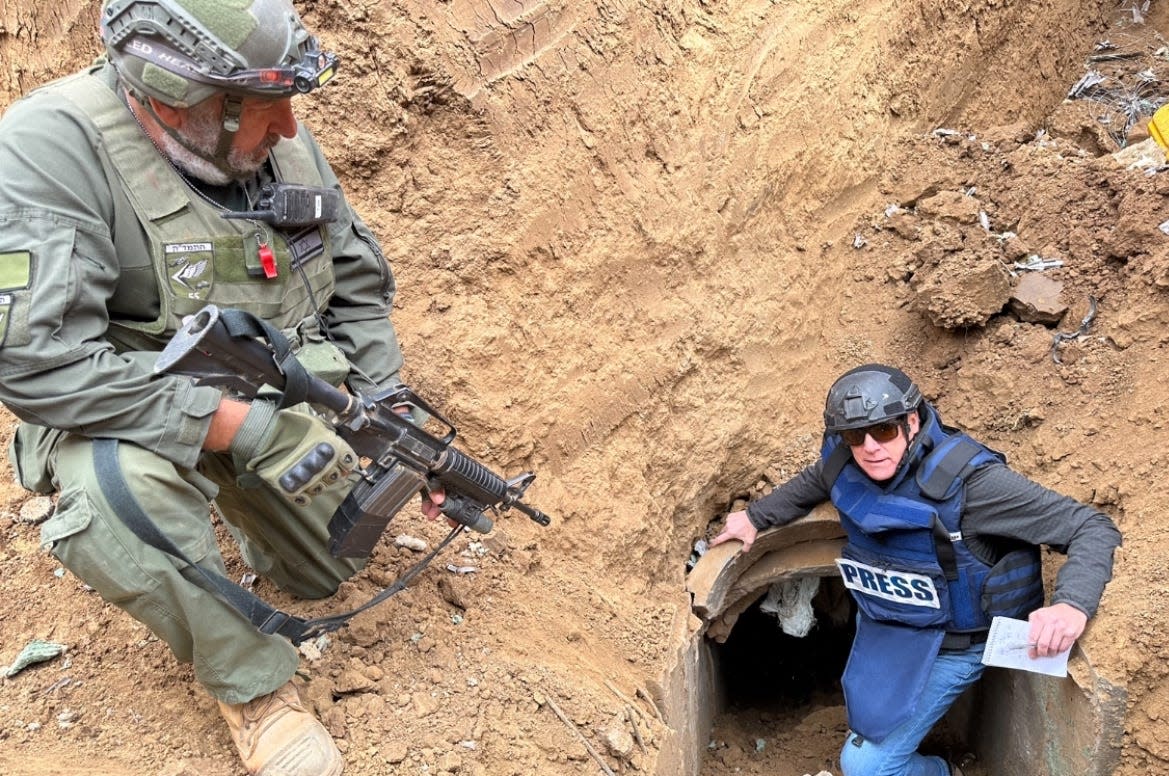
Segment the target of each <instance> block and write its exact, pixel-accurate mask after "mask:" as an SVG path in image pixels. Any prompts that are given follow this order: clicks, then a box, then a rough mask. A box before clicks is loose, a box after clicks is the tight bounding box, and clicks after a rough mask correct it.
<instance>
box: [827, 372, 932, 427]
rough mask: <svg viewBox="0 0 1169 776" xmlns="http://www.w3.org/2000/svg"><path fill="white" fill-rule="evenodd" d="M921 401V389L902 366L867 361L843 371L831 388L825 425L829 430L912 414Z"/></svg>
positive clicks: (871, 423)
mask: <svg viewBox="0 0 1169 776" xmlns="http://www.w3.org/2000/svg"><path fill="white" fill-rule="evenodd" d="M920 404H921V391H920V390H918V388H917V386H916V385H915V384H914V382H913V381H912V380H910V379H909V376H908V375H906V374H905V373H904V372H902V371H901V370H900V369H895V368H893V367H891V366H885V365H883V364H865V365H864V366H858V367H857V368H856V369H852V370H850V371H848V372H845V373H844V374H843V375H841V376H840V377H839V378H838V379H837V380H836V382H835V383H833V384H832V387H831V388H829V389H828V400H827V401H826V402H825V403H824V428H825V430H826V431H828V432H829V433H835V432H839V431H845V430H847V429H850V428H863V427H864V426H871V425H873V424H874V423H881V422H883V421H886V420H893V419H896V418H900V417H903V416H905V415H908V414H909V413H910V412H912V411H914V410H916V409H917V408H918V406H919V405H920Z"/></svg>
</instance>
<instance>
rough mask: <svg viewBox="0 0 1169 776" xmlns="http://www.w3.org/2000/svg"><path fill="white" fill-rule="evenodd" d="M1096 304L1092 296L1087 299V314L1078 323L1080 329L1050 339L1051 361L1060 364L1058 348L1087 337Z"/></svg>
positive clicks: (1057, 334) (1094, 315)
mask: <svg viewBox="0 0 1169 776" xmlns="http://www.w3.org/2000/svg"><path fill="white" fill-rule="evenodd" d="M1096 303H1097V299H1096V297H1094V296H1089V297H1088V314H1087V315H1085V316H1084V320H1082V321H1080V328H1078V329H1076V330H1075V331H1073V332H1062V331H1060V332H1056V333H1055V336H1054V337H1052V342H1051V360H1052V361H1054V362H1055V363H1057V364H1062V363H1063V361H1061V360H1060V358H1059V348H1060V346H1061V345H1062V344H1063V343H1065V342H1067V341H1068V340H1074V339H1079V338H1080V337H1084V336H1087V334H1088V329H1090V328H1091V327H1092V321H1093V320H1095V318H1096Z"/></svg>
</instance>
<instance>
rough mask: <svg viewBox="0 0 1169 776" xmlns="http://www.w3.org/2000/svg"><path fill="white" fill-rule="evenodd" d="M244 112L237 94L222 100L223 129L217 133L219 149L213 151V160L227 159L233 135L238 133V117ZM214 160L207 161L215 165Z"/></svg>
mask: <svg viewBox="0 0 1169 776" xmlns="http://www.w3.org/2000/svg"><path fill="white" fill-rule="evenodd" d="M243 112H244V101H243V99H242V98H241V97H240V96H239V95H237V94H228V95H226V96H224V98H223V128H222V129H221V130H220V131H219V147H218V148H216V149H215V159H225V160H226V159H227V155H228V154H229V153H230V152H231V143H232V141H233V140H235V133H236V132H239V117H240V115H241V114H242V113H243ZM215 159H208V160H207V161H209V162H211V163H212V164H215Z"/></svg>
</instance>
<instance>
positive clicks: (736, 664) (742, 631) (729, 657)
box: [711, 577, 856, 709]
mask: <svg viewBox="0 0 1169 776" xmlns="http://www.w3.org/2000/svg"><path fill="white" fill-rule="evenodd" d="M804 579H812V580H814V581H815V583H816V584H817V586H818V590H817V591H816V594H815V597H814V598H813V599H812V601H811V605H812V612H813V617H814V620H813V622H812V624H811V626H810V627H809V628H808V630H807V632H806V633H803V634H801V633H800V632H799V631H800V630H802V629H800V628H796V627H788V630H789V631H794V633H789V632H785V623H784V621H783V619H781V617H780V615H779V613H777V612H774V611H767V610H766V609H765V607H766V605H767V603H768V600H769V598H768V596H766V595H765V596H762V597H760V598H759V600H757V601H756V602H755V603H753V604H752V605H751V606H750V607H748V608H747V609H746V610H745V611H744V612H743V614H742V615H741V616H740V617H739V619H738V621H737V622H736V623H735V627H734V629H733V630H732V631H731V633H730V635H729V636H728V637H727V639H726V641H725V642H723V643H722V644H717V643H716V644H713V645H712V647H711V649H712V652H713V659H714V666H715V671H716V676H717V679H716V681H717V683H718V684H719V685H720V686H721V688H722V698H723V701H724V702H723V703H722V705H723V706H724V708H728V709H735V708H745V707H758V708H761V709H768V708H773V707H774V708H788V707H792V706H797V707H799V706H807V705H808V704H810V703H811V702H812V701H813V699H815V698H823V697H836V698H838V697H839V696H840V681H839V680H840V674H841V672H843V671H844V664H845V662H846V661H847V659H848V650H849V646H850V645H851V644H852V637H853V635H854V634H855V632H856V629H855V627H854V626H853V621H852V618H851V617H849V616H847V612H848V610H849V608H850V607H848V606H847V605H845V607H844V610H845V612H846V616H844V617H841V616H840V615H839V613H838V612H839V610H840V603H839V602H840V594H841V593H842V592H843V586H842V585H841V584H840V582H839V581H838V580H834V579H830V578H827V577H825V578H818V577H811V578H807V577H805V578H804ZM798 581H802V580H797V582H798ZM834 609H835V611H834ZM799 624H801V623H797V625H799ZM841 700H842V699H841ZM842 702H843V701H842Z"/></svg>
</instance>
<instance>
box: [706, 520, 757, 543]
mask: <svg viewBox="0 0 1169 776" xmlns="http://www.w3.org/2000/svg"><path fill="white" fill-rule="evenodd" d="M758 535H759V531H758V530H757V529H756V528H755V526H753V525H751V521H750V520H749V519H748V518H747V511H746V510H739V511H738V512H731V513H730V514H729V515H727V522H726V526H724V527H723V530H722V533H720V534H719V535H718V536H716V537H714V539H713V540H711V542H710V546H711V547H714V546H716V545H719V544H722V543H723V542H729V541H730V540H731V539H738V540H739V541H741V542H742V543H743V548H742V551H743V552H748V551H750V549H751V545H752V544H754V543H755V537H756V536H758Z"/></svg>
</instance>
